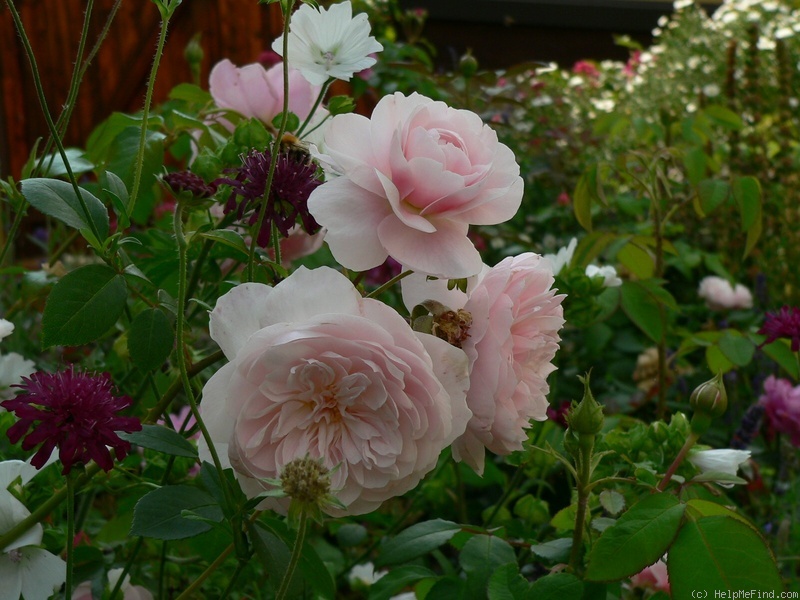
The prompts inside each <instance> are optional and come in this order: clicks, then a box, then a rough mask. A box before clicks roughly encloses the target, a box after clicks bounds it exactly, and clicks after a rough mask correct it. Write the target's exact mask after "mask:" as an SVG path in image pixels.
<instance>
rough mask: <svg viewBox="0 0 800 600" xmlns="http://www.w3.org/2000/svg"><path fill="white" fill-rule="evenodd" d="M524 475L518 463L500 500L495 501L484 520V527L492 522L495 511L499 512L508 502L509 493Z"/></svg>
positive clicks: (514, 489) (513, 490) (511, 492)
mask: <svg viewBox="0 0 800 600" xmlns="http://www.w3.org/2000/svg"><path fill="white" fill-rule="evenodd" d="M524 476H525V469H524V468H523V466H522V465H520V466H518V467H517V470H516V471H514V476H513V477H512V478H511V481H510V482H509V483H508V485H507V486H506V489H505V490H503V495H502V496H501V497H500V500H498V501H497V504H496V505H495V507H494V510H492V514H490V515H489V518H488V519H486V521H485V522H484V524H483V526H484V527H489V526H490V525H491V524H492V521H494V518H495V517H496V516H497V513H499V512H500V511H501V510H502V508H503V507H504V506H505V505H506V504H508V501H509V500H510V499H511V494H513V493H514V492H515V491H516V490H517V488H518V486H519V484H520V483H521V482H522V478H523V477H524Z"/></svg>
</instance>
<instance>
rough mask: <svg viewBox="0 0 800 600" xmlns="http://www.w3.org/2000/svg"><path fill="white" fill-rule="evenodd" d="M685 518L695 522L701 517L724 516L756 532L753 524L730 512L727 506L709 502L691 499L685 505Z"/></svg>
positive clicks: (756, 529)
mask: <svg viewBox="0 0 800 600" xmlns="http://www.w3.org/2000/svg"><path fill="white" fill-rule="evenodd" d="M686 516H687V517H688V518H690V519H693V520H695V521H696V520H697V519H699V518H702V517H716V516H726V517H729V518H731V519H736V520H738V521H741V522H742V523H744V524H745V525H747V526H748V527H750V528H751V529H753V531H756V532H758V528H757V527H756V526H755V525H754V524H753V523H751V522H750V521H748V520H747V519H746V518H745V517H744V516H742V515H740V514H739V513H737V512H735V511H732V510H731V509H730V508H728V507H727V506H723V505H722V504H717V503H716V502H711V501H710V500H702V499H700V498H692V499H691V500H689V501H688V502H687V503H686Z"/></svg>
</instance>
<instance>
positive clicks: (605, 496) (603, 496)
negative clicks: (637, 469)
mask: <svg viewBox="0 0 800 600" xmlns="http://www.w3.org/2000/svg"><path fill="white" fill-rule="evenodd" d="M599 500H600V505H601V506H602V507H603V508H604V509H606V511H607V512H608V513H609V514H611V515H614V516H616V515H618V514H619V513H621V512H622V509H623V508H625V496H623V495H622V494H620V493H619V492H615V491H614V490H603V491H602V492H600V496H599Z"/></svg>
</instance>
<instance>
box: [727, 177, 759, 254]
mask: <svg viewBox="0 0 800 600" xmlns="http://www.w3.org/2000/svg"><path fill="white" fill-rule="evenodd" d="M733 197H734V199H735V200H736V205H737V206H738V207H739V214H740V216H741V221H742V229H743V230H744V231H746V232H747V241H746V243H745V249H744V256H745V257H746V256H747V255H748V254H750V251H751V250H752V249H753V246H755V245H756V242H757V241H758V238H759V237H760V236H761V228H762V223H761V185H760V184H759V183H758V179H756V178H755V177H752V176H747V177H738V178H736V179H735V180H734V182H733Z"/></svg>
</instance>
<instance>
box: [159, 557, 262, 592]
mask: <svg viewBox="0 0 800 600" xmlns="http://www.w3.org/2000/svg"><path fill="white" fill-rule="evenodd" d="M246 564H247V563H246V562H245V561H243V560H240V561H239V563H238V564H237V565H236V570H235V571H234V572H233V575H231V579H230V581H229V582H228V586H227V587H226V588H225V591H223V592H222V596H221V597H220V599H219V600H226V599H227V598H228V596H230V595H231V592H232V591H233V590H234V589H235V586H236V581H237V580H238V579H239V575H241V574H242V571H243V570H244V567H245V565H246ZM162 598H163V596H162Z"/></svg>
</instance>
